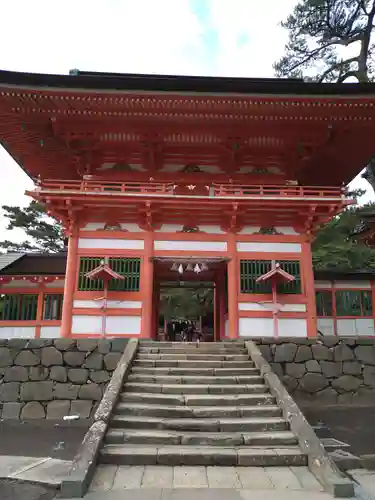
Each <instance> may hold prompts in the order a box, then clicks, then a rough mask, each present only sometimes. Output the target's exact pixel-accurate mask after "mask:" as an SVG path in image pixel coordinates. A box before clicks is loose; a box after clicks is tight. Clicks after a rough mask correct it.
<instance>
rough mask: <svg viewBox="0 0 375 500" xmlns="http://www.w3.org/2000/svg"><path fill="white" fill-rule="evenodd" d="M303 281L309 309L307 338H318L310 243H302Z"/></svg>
mask: <svg viewBox="0 0 375 500" xmlns="http://www.w3.org/2000/svg"><path fill="white" fill-rule="evenodd" d="M301 260H302V262H301V264H302V279H303V287H304V288H303V291H304V294H305V296H306V308H307V336H308V337H316V335H317V331H318V328H317V321H316V300H315V280H314V271H313V266H312V254H311V244H310V242H306V243H302V259H301Z"/></svg>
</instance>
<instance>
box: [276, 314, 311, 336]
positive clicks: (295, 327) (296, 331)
mask: <svg viewBox="0 0 375 500" xmlns="http://www.w3.org/2000/svg"><path fill="white" fill-rule="evenodd" d="M278 334H279V337H307V321H306V320H305V319H300V318H280V319H278Z"/></svg>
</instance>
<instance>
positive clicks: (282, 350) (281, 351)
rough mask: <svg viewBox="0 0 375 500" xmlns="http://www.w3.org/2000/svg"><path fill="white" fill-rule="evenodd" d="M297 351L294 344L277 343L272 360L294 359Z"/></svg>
mask: <svg viewBox="0 0 375 500" xmlns="http://www.w3.org/2000/svg"><path fill="white" fill-rule="evenodd" d="M296 352H297V346H296V344H292V343H290V344H289V343H288V344H281V345H277V346H276V349H275V355H274V361H275V363H285V362H288V361H289V362H290V361H293V360H294V357H295V355H296Z"/></svg>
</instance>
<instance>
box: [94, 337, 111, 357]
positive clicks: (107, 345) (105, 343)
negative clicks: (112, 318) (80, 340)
mask: <svg viewBox="0 0 375 500" xmlns="http://www.w3.org/2000/svg"><path fill="white" fill-rule="evenodd" d="M110 350H111V341H110V340H108V339H101V340H99V342H98V347H97V351H98V352H99V353H100V354H108V353H109V352H110Z"/></svg>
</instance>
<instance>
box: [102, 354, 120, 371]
mask: <svg viewBox="0 0 375 500" xmlns="http://www.w3.org/2000/svg"><path fill="white" fill-rule="evenodd" d="M121 356H122V354H121V353H120V352H110V353H109V354H106V355H105V356H104V365H105V368H106V369H107V370H115V369H116V368H117V365H118V362H119V361H120V359H121Z"/></svg>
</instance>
